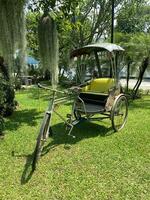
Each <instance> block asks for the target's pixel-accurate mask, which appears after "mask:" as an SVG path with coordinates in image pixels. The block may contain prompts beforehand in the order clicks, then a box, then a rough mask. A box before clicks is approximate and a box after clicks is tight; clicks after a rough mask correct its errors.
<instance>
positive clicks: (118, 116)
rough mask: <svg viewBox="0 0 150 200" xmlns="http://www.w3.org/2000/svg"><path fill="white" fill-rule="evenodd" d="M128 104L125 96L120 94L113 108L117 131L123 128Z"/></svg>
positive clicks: (113, 119) (113, 124)
mask: <svg viewBox="0 0 150 200" xmlns="http://www.w3.org/2000/svg"><path fill="white" fill-rule="evenodd" d="M127 113H128V106H127V99H126V97H125V96H120V97H119V98H118V99H117V101H116V103H115V105H114V108H113V110H112V126H113V128H114V130H115V131H119V130H121V129H122V128H123V127H124V125H125V123H126V120H127Z"/></svg>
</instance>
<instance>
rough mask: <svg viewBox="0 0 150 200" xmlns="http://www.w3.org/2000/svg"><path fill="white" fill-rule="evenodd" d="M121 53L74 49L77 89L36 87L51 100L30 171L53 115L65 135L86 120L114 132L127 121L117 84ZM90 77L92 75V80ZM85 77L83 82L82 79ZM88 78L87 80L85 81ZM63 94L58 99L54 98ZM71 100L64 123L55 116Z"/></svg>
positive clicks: (106, 47) (112, 48) (107, 47)
mask: <svg viewBox="0 0 150 200" xmlns="http://www.w3.org/2000/svg"><path fill="white" fill-rule="evenodd" d="M123 51H124V49H123V48H121V47H120V46H118V45H116V44H111V43H96V44H91V45H87V46H84V47H82V48H79V49H76V50H74V51H73V52H72V53H71V58H72V59H74V63H75V65H76V69H77V70H76V73H77V74H79V75H80V76H79V75H77V74H76V77H77V79H78V82H80V84H79V85H77V86H73V87H71V88H69V89H67V90H64V91H59V90H57V89H51V88H48V87H45V86H43V85H41V84H38V86H39V87H41V88H44V89H48V90H52V97H51V99H50V103H49V106H48V109H47V111H46V112H45V116H44V118H43V122H42V125H41V128H40V131H39V135H38V137H37V143H36V147H35V150H34V154H33V163H32V169H33V170H35V169H36V164H37V161H38V159H39V157H40V155H41V152H42V148H43V146H44V142H45V141H46V139H47V137H48V136H50V135H52V128H51V120H52V114H53V112H54V113H55V114H56V115H58V116H59V117H60V118H61V119H62V120H63V121H64V122H65V124H66V128H67V130H68V135H70V136H72V137H75V136H73V135H71V132H72V129H73V127H74V126H75V125H76V124H78V123H79V122H82V121H83V119H85V120H90V121H93V120H102V119H106V118H109V119H110V120H111V124H112V128H113V129H114V131H120V130H121V129H122V128H123V127H124V125H125V123H126V120H127V114H128V102H127V98H126V96H125V95H124V94H123V91H122V87H121V85H120V82H119V71H120V65H119V61H120V60H119V59H120V57H122V53H123ZM89 74H93V75H92V76H91V77H90V75H89ZM83 77H84V78H83ZM88 78H89V80H87V79H88ZM59 93H60V94H62V96H61V97H59V98H58V97H57V94H59ZM68 97H69V99H70V98H72V99H73V103H72V111H71V113H70V114H68V115H67V119H65V118H64V116H62V115H61V114H60V113H58V112H57V109H55V108H56V107H57V105H58V104H61V103H65V102H68Z"/></svg>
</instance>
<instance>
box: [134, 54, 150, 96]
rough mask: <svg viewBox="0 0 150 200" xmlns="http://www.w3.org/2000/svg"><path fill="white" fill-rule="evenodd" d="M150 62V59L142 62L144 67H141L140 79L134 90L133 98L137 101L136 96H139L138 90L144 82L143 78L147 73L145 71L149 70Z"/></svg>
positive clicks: (147, 58)
mask: <svg viewBox="0 0 150 200" xmlns="http://www.w3.org/2000/svg"><path fill="white" fill-rule="evenodd" d="M149 60H150V57H149V56H148V57H146V58H145V59H144V60H143V62H142V65H141V67H140V73H139V77H138V80H137V82H136V84H135V86H134V88H133V90H132V98H133V99H135V98H136V96H137V92H138V89H139V87H140V85H141V83H142V80H143V76H144V73H145V70H146V69H147V67H148V65H149Z"/></svg>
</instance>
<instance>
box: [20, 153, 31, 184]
mask: <svg viewBox="0 0 150 200" xmlns="http://www.w3.org/2000/svg"><path fill="white" fill-rule="evenodd" d="M32 161H33V154H30V155H27V156H26V163H25V166H24V170H23V173H22V176H21V185H24V184H26V183H28V181H29V180H30V179H31V178H32V175H33V173H34V171H33V170H32Z"/></svg>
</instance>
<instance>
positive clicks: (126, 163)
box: [0, 89, 150, 200]
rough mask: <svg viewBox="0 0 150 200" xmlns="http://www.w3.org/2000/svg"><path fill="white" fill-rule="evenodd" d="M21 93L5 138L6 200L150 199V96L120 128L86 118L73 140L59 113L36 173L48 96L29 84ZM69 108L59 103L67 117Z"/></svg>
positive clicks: (0, 155) (1, 192) (0, 186)
mask: <svg viewBox="0 0 150 200" xmlns="http://www.w3.org/2000/svg"><path fill="white" fill-rule="evenodd" d="M16 97H17V100H18V102H19V107H18V108H17V110H16V111H15V113H14V114H13V116H11V117H10V118H9V119H7V120H6V130H5V133H6V135H5V139H4V140H0V200H12V199H14V200H19V199H20V200H30V199H32V200H33V199H37V200H40V199H41V200H43V199H44V200H57V199H58V200H84V199H87V200H128V199H130V200H148V199H150V189H149V188H150V184H149V183H150V161H149V160H150V151H149V150H150V143H149V139H150V136H149V134H150V96H145V97H143V98H142V99H139V100H136V101H134V102H133V103H131V104H130V106H129V116H128V122H127V124H126V126H125V128H124V129H123V130H122V131H121V132H119V133H113V131H112V129H111V123H110V121H108V120H104V121H103V122H97V123H89V122H83V123H82V124H80V125H78V126H77V127H76V128H75V129H74V131H73V134H74V135H75V136H76V138H75V139H73V138H71V137H68V136H66V135H65V131H64V125H63V123H62V121H61V120H59V119H58V118H57V117H56V116H54V118H53V131H54V136H53V138H50V139H49V140H48V142H47V144H46V147H45V148H44V152H43V154H44V155H43V156H42V158H41V159H40V161H39V165H38V168H37V170H36V171H35V172H34V173H32V172H31V161H32V152H33V150H34V147H35V142H36V137H37V133H38V129H39V126H40V123H41V120H42V116H43V112H44V110H45V109H46V107H47V103H48V102H47V97H48V96H47V95H45V93H43V92H41V94H40V100H39V94H38V91H37V90H36V89H29V90H24V91H20V92H18V93H17V95H16ZM69 110H70V106H69V105H65V106H63V107H60V108H59V111H60V112H61V113H63V115H64V116H65V115H66V113H68V112H69ZM66 144H69V145H66ZM68 146H69V147H70V148H66V147H68Z"/></svg>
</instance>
